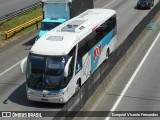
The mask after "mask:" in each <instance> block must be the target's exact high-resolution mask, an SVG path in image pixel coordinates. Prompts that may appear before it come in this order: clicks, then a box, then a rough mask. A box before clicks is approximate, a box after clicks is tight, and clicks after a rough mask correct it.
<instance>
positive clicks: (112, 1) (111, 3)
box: [102, 0, 116, 8]
mask: <svg viewBox="0 0 160 120" xmlns="http://www.w3.org/2000/svg"><path fill="white" fill-rule="evenodd" d="M115 1H116V0H113V1H112V2H110V3H108V4H107V5H105V6H103V7H102V8H105V7H107V6H109V5H110V4H112V3H113V2H115Z"/></svg>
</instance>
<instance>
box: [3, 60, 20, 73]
mask: <svg viewBox="0 0 160 120" xmlns="http://www.w3.org/2000/svg"><path fill="white" fill-rule="evenodd" d="M22 60H23V59H22ZM22 60H20V61H19V62H17V63H16V64H14V65H13V66H11V67H10V68H8V69H7V70H5V71H4V72H2V73H0V76H2V75H4V74H5V73H7V72H8V71H10V70H12V69H13V68H14V67H16V66H17V65H18V64H20V63H21V61H22Z"/></svg>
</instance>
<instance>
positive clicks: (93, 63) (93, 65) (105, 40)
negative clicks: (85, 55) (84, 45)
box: [89, 30, 114, 73]
mask: <svg viewBox="0 0 160 120" xmlns="http://www.w3.org/2000/svg"><path fill="white" fill-rule="evenodd" d="M113 36H114V30H112V31H110V32H109V33H108V34H107V35H106V36H105V37H104V38H103V39H102V40H101V41H100V42H99V43H98V44H97V45H96V46H95V47H94V48H92V49H91V50H90V51H89V54H91V72H92V73H93V72H94V71H95V70H96V68H97V65H98V62H99V59H100V55H98V56H97V57H96V59H95V58H94V57H95V56H94V50H95V49H96V48H97V47H98V46H99V45H102V49H101V51H102V50H103V48H104V47H105V46H106V45H107V44H109V43H110V41H111V39H112V38H113Z"/></svg>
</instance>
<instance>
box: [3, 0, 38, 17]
mask: <svg viewBox="0 0 160 120" xmlns="http://www.w3.org/2000/svg"><path fill="white" fill-rule="evenodd" d="M39 1H41V0H0V16H3V15H6V14H8V13H11V12H14V11H17V10H19V9H22V8H24V7H27V6H29V5H32V4H34V3H36V2H39Z"/></svg>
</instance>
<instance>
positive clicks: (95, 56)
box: [26, 9, 117, 103]
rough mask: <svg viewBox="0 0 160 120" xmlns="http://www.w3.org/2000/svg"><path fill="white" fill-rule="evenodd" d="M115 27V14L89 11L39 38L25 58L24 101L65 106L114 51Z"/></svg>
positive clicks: (111, 11)
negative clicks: (25, 95) (25, 94)
mask: <svg viewBox="0 0 160 120" xmlns="http://www.w3.org/2000/svg"><path fill="white" fill-rule="evenodd" d="M116 25H117V24H116V12H115V11H114V10H109V9H89V10H87V11H85V12H83V13H82V14H80V15H78V16H77V17H74V18H73V19H71V20H69V21H67V22H65V23H63V24H61V25H60V26H58V27H56V28H55V29H53V30H51V31H49V32H48V33H47V34H46V35H44V36H42V37H41V38H40V39H39V40H38V41H37V42H36V43H35V44H34V45H33V47H32V48H31V50H30V53H29V55H28V58H27V70H26V92H27V98H28V99H29V100H32V101H41V102H51V103H66V102H67V101H68V100H69V99H70V98H71V97H72V95H73V94H75V93H77V91H78V90H79V89H80V87H81V86H82V85H83V84H84V83H85V81H86V80H87V79H88V78H89V77H90V76H91V75H92V73H93V72H94V71H95V70H96V69H97V68H98V67H99V66H100V65H101V63H102V62H103V61H104V60H105V59H107V58H108V56H109V55H110V54H111V53H112V52H113V51H114V50H115V44H116V40H117V38H116V36H117V27H116ZM86 92H87V91H86Z"/></svg>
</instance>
